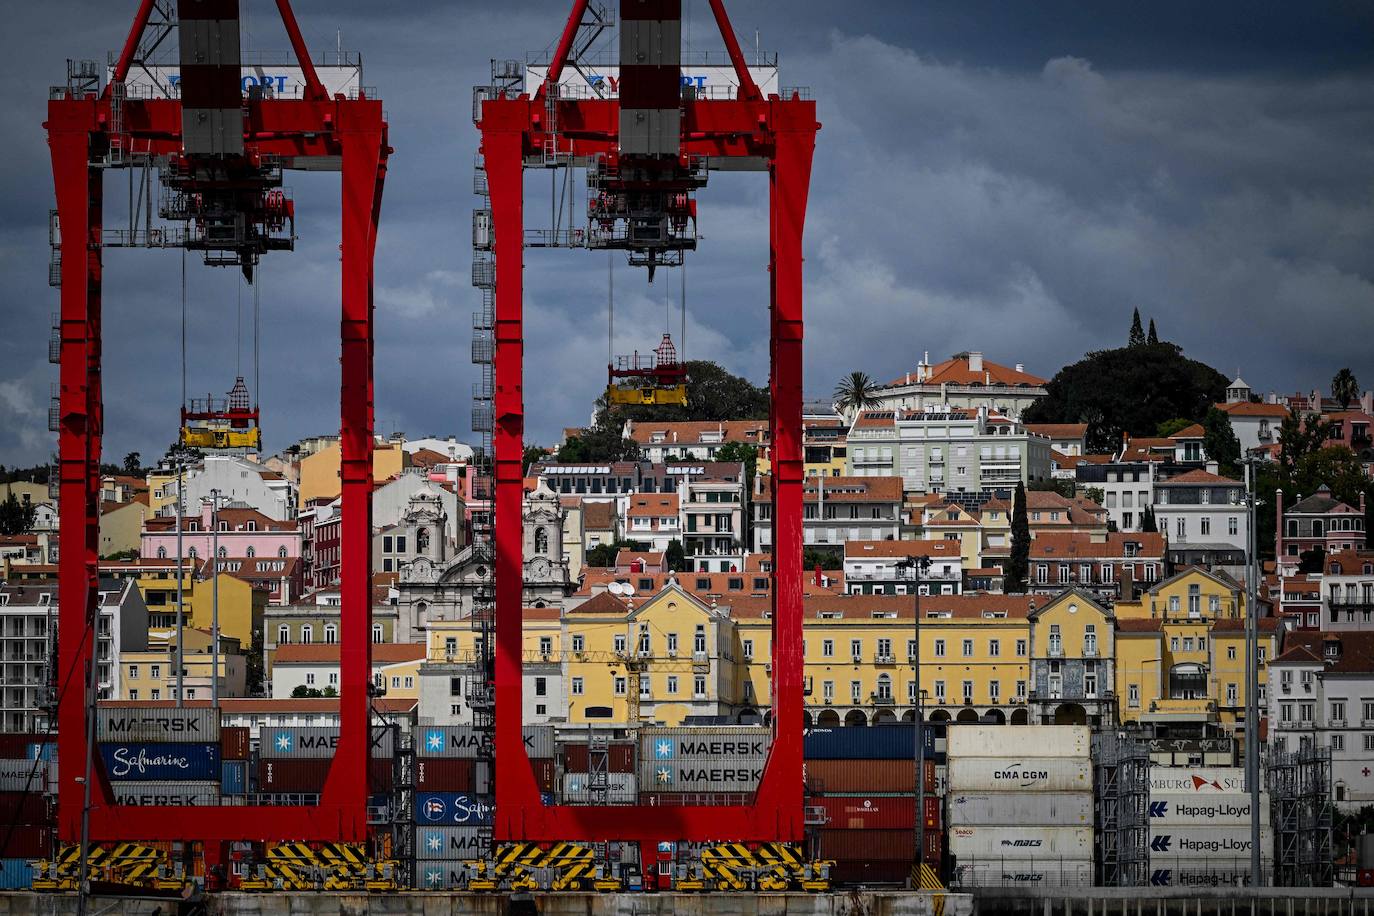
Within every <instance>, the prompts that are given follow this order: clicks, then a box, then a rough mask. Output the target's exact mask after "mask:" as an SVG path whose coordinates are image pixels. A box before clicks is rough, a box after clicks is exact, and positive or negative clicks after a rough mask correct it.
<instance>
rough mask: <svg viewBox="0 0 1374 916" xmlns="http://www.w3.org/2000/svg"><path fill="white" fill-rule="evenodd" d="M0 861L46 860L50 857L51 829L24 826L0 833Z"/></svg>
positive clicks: (51, 851) (51, 850) (51, 845)
mask: <svg viewBox="0 0 1374 916" xmlns="http://www.w3.org/2000/svg"><path fill="white" fill-rule="evenodd" d="M0 843H2V844H4V848H0V859H47V858H49V857H50V856H52V854H53V852H54V849H53V844H52V828H51V827H46V826H38V825H33V824H26V825H22V826H19V827H15V828H14V829H13V830H9V829H5V830H3V831H0Z"/></svg>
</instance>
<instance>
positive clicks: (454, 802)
mask: <svg viewBox="0 0 1374 916" xmlns="http://www.w3.org/2000/svg"><path fill="white" fill-rule="evenodd" d="M494 810H495V809H494V808H493V806H492V799H491V796H490V795H471V794H468V793H466V792H416V793H415V824H416V826H417V828H418V827H421V826H437V825H440V824H449V825H453V826H460V827H462V826H466V827H485V826H487V825H489V824H490V823H491V818H492V814H493V813H494Z"/></svg>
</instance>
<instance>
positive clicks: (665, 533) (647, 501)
mask: <svg viewBox="0 0 1374 916" xmlns="http://www.w3.org/2000/svg"><path fill="white" fill-rule="evenodd" d="M626 502H627V504H628V505H627V506H626V509H625V534H626V537H627V538H628V539H629V540H632V541H635V542H636V543H640V544H647V545H649V549H650V550H652V551H657V552H660V553H661V552H663V551H666V550H667V549H668V545H669V544H671V543H672V542H673V541H680V540H682V525H681V519H680V518H679V516H678V495H677V494H676V493H644V494H635V495H633V496H630V497H629V498H628V499H627V500H626ZM707 530H708V531H709V529H707ZM727 530H729V529H728V527H727Z"/></svg>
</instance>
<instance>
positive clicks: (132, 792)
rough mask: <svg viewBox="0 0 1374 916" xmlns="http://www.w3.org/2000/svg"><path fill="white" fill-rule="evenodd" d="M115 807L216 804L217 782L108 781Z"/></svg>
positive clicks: (217, 802)
mask: <svg viewBox="0 0 1374 916" xmlns="http://www.w3.org/2000/svg"><path fill="white" fill-rule="evenodd" d="M110 788H111V789H113V790H114V796H115V804H117V805H140V806H142V805H166V806H168V807H173V808H193V807H199V806H204V805H218V804H219V795H220V792H219V782H218V781H215V782H111V783H110Z"/></svg>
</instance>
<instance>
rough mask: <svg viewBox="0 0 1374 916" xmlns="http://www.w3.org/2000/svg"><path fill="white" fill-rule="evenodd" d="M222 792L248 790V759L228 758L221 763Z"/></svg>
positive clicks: (226, 793)
mask: <svg viewBox="0 0 1374 916" xmlns="http://www.w3.org/2000/svg"><path fill="white" fill-rule="evenodd" d="M220 792H222V793H223V794H225V795H244V794H246V793H247V792H248V761H246V760H226V761H224V762H223V763H222V764H220Z"/></svg>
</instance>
